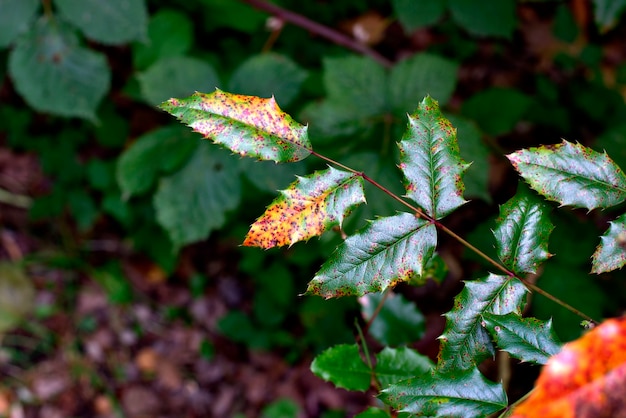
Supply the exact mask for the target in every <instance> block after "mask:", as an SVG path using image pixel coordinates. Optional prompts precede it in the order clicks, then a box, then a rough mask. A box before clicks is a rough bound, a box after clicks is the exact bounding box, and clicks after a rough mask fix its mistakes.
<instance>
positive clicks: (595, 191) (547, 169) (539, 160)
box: [507, 141, 626, 210]
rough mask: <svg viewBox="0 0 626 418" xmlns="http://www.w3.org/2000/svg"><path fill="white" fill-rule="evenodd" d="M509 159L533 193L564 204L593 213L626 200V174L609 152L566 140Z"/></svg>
mask: <svg viewBox="0 0 626 418" xmlns="http://www.w3.org/2000/svg"><path fill="white" fill-rule="evenodd" d="M507 157H508V159H509V160H510V161H511V163H512V164H513V166H514V167H515V169H516V170H517V171H518V172H519V173H520V175H521V176H522V177H523V178H524V180H526V182H527V183H528V184H529V185H530V187H532V188H533V190H535V191H536V192H537V193H539V194H541V195H542V196H544V197H545V198H547V199H549V200H553V201H555V202H558V203H560V204H561V205H564V206H565V205H569V206H574V207H577V208H586V209H588V210H592V209H594V208H598V207H600V208H609V207H612V206H615V205H618V204H620V203H622V202H623V201H624V200H625V199H626V175H624V172H623V171H622V169H621V168H620V167H619V166H618V165H617V164H615V163H614V162H613V160H611V159H610V158H609V156H608V155H607V154H606V153H599V152H596V151H594V150H592V149H590V148H587V147H584V146H582V145H580V144H572V143H571V142H567V141H563V142H561V143H560V144H557V145H546V146H542V147H538V148H529V149H523V150H520V151H517V152H514V153H512V154H509V155H508V156H507Z"/></svg>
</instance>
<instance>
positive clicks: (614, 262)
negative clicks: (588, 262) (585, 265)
mask: <svg viewBox="0 0 626 418" xmlns="http://www.w3.org/2000/svg"><path fill="white" fill-rule="evenodd" d="M610 225H611V226H610V227H609V229H608V230H607V231H606V232H605V233H604V235H602V236H601V237H600V241H601V242H600V245H598V248H596V251H595V252H594V254H593V260H592V268H591V272H592V273H598V274H600V273H604V272H607V271H612V270H615V269H618V268H622V267H623V266H624V264H626V214H623V215H621V216H620V217H618V218H617V219H615V220H614V221H612V222H610Z"/></svg>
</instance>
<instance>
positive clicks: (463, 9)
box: [448, 0, 517, 39]
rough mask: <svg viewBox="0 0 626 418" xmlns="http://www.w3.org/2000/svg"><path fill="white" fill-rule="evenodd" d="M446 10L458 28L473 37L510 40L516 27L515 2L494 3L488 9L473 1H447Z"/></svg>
mask: <svg viewBox="0 0 626 418" xmlns="http://www.w3.org/2000/svg"><path fill="white" fill-rule="evenodd" d="M483 6H484V5H483ZM448 8H449V10H450V12H451V13H452V17H453V18H454V20H455V21H456V22H457V23H458V24H459V26H461V27H463V28H464V29H466V30H467V31H468V32H470V33H471V34H473V35H477V36H493V37H498V38H505V39H511V38H512V37H513V31H514V30H515V27H516V26H517V15H516V2H515V0H498V1H494V2H491V3H489V7H481V5H479V4H478V3H476V1H475V0H448Z"/></svg>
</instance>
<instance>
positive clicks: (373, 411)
mask: <svg viewBox="0 0 626 418" xmlns="http://www.w3.org/2000/svg"><path fill="white" fill-rule="evenodd" d="M354 418H391V415H389V414H388V413H387V412H386V411H383V410H382V409H379V408H374V407H373V406H371V407H369V408H367V409H366V410H365V411H363V412H361V413H358V414H356V415H355V416H354Z"/></svg>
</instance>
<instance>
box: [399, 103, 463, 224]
mask: <svg viewBox="0 0 626 418" xmlns="http://www.w3.org/2000/svg"><path fill="white" fill-rule="evenodd" d="M398 146H399V147H400V169H401V170H402V172H403V173H404V176H405V178H406V182H405V188H406V191H407V196H408V197H409V198H411V199H413V200H414V201H415V202H417V204H418V205H420V206H421V207H422V209H424V210H425V211H426V213H427V214H428V215H430V216H432V217H433V218H435V219H441V218H443V217H444V216H446V215H447V214H449V213H450V212H452V211H453V210H455V209H456V208H458V207H459V206H461V205H462V204H464V203H465V199H463V190H464V187H463V182H462V181H461V176H462V174H463V172H464V171H465V169H467V167H469V165H468V164H465V163H464V162H463V160H461V156H460V154H459V146H458V143H457V140H456V129H454V128H453V127H452V125H451V124H450V122H449V121H448V120H447V119H446V118H445V117H444V116H443V114H442V113H441V111H440V110H439V104H438V103H437V101H435V100H433V99H431V98H430V97H426V98H425V99H424V100H423V101H422V102H421V103H420V105H419V106H418V108H417V110H416V111H415V113H413V114H412V115H410V116H409V125H408V128H407V131H406V132H405V134H404V136H403V137H402V141H400V143H399V144H398Z"/></svg>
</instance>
